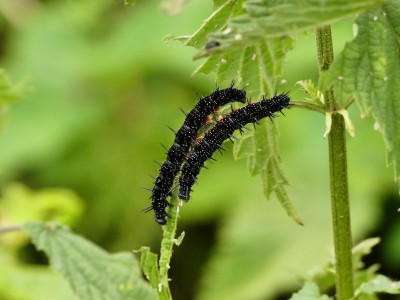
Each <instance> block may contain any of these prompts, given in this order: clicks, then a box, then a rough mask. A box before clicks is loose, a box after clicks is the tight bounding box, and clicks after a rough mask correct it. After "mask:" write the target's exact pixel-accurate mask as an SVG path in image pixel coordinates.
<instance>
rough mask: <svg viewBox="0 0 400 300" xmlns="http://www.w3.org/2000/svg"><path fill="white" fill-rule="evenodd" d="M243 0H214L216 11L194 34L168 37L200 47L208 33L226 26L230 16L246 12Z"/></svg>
mask: <svg viewBox="0 0 400 300" xmlns="http://www.w3.org/2000/svg"><path fill="white" fill-rule="evenodd" d="M243 2H244V0H236V1H232V0H214V11H213V12H212V14H211V15H210V16H209V17H208V18H207V19H206V20H204V22H203V24H202V25H201V26H200V28H199V29H198V30H197V31H196V32H195V33H194V34H192V35H190V36H180V37H173V36H172V37H167V39H176V40H181V41H184V42H185V45H187V46H192V47H194V48H197V49H200V48H202V47H203V46H204V45H205V43H206V41H207V35H208V34H210V33H213V32H217V31H220V30H221V29H223V28H224V27H226V23H227V21H228V19H229V18H231V17H232V16H236V15H239V14H242V13H243V12H244V10H243V8H242V6H243Z"/></svg>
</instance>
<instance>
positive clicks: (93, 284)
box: [25, 222, 157, 300]
mask: <svg viewBox="0 0 400 300" xmlns="http://www.w3.org/2000/svg"><path fill="white" fill-rule="evenodd" d="M25 230H26V231H27V233H28V234H29V235H30V237H31V238H32V242H33V243H34V245H35V246H36V248H37V249H38V250H42V251H44V252H45V253H46V255H47V256H48V257H49V260H50V264H51V266H52V267H53V268H55V269H56V270H57V271H59V272H60V273H61V274H62V275H63V276H64V277H65V278H66V279H67V280H68V282H69V284H70V285H71V287H72V289H73V291H74V293H75V294H76V295H77V297H78V299H110V300H111V299H127V300H128V299H129V300H136V299H137V300H143V299H157V295H156V293H155V292H154V291H153V290H152V288H151V286H150V285H149V284H148V283H146V282H145V281H144V280H143V279H142V274H141V271H140V267H139V264H138V262H137V261H136V260H135V257H134V256H133V254H132V253H128V252H121V253H117V254H109V253H107V252H105V251H104V250H102V249H101V248H99V247H97V246H96V245H94V244H92V243H91V242H89V241H87V240H85V239H83V238H82V237H80V236H77V235H74V234H73V233H72V232H71V231H70V230H69V229H68V228H66V227H63V226H60V225H58V224H55V223H41V222H29V223H27V224H26V225H25Z"/></svg>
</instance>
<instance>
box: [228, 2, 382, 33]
mask: <svg viewBox="0 0 400 300" xmlns="http://www.w3.org/2000/svg"><path fill="white" fill-rule="evenodd" d="M382 2H383V1H376V0H355V1H347V0H334V1H319V0H300V1H266V0H253V1H248V2H246V5H245V8H246V10H247V14H245V15H242V16H239V17H237V18H234V19H232V20H231V21H230V23H229V25H230V26H231V27H232V28H233V29H234V30H233V33H232V35H231V36H233V37H234V35H235V34H237V32H240V33H241V34H242V35H243V36H244V38H252V39H254V38H257V39H258V38H271V37H277V36H285V35H289V36H293V35H295V34H298V33H301V32H304V31H307V30H312V29H314V28H315V27H319V26H324V25H327V24H333V23H335V22H338V21H342V20H344V19H347V18H350V17H353V16H354V15H355V14H357V13H359V12H362V11H363V10H366V9H368V8H370V7H372V6H374V5H379V4H381V3H382Z"/></svg>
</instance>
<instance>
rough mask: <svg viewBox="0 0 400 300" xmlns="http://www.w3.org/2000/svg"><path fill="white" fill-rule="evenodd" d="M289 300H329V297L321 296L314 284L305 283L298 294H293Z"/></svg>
mask: <svg viewBox="0 0 400 300" xmlns="http://www.w3.org/2000/svg"><path fill="white" fill-rule="evenodd" d="M289 300H329V297H328V296H327V295H321V293H320V291H319V288H318V286H317V285H316V284H315V283H314V282H306V283H305V284H304V286H303V288H302V289H301V290H300V291H299V292H298V293H295V294H293V296H292V297H290V299H289Z"/></svg>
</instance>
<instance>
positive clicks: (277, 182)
mask: <svg viewBox="0 0 400 300" xmlns="http://www.w3.org/2000/svg"><path fill="white" fill-rule="evenodd" d="M292 43H293V41H292V40H291V39H288V38H285V39H280V40H278V39H275V40H265V41H260V43H259V44H258V45H254V46H250V47H244V48H241V49H238V48H235V49H234V50H232V51H228V52H226V53H224V54H221V55H220V56H219V57H218V59H216V57H217V56H213V57H210V58H208V59H207V60H206V61H205V63H204V64H203V65H202V66H200V67H199V69H197V70H196V72H205V73H208V72H210V71H211V70H213V69H216V74H217V82H219V83H220V84H225V85H227V84H228V83H229V82H230V81H232V79H235V81H236V82H237V83H238V84H240V85H244V86H245V87H246V91H247V94H248V95H249V96H250V97H251V96H256V97H260V96H261V95H263V94H269V95H271V94H273V93H274V91H275V87H276V81H277V79H278V77H279V76H280V74H281V69H282V63H283V58H284V55H285V53H286V51H287V49H290V47H291V46H292ZM212 65H214V68H213V67H212ZM261 123H262V126H261V127H258V128H257V130H254V131H251V132H250V134H247V135H245V136H244V137H243V139H241V140H240V141H238V142H237V143H236V144H235V146H234V156H235V157H236V158H243V157H247V159H248V168H249V172H250V174H251V175H252V176H254V175H257V174H261V178H262V181H263V187H264V194H265V196H266V197H267V198H270V196H271V193H272V192H274V193H275V194H276V195H277V197H278V199H279V201H280V202H281V204H282V205H283V207H284V208H285V210H286V212H287V213H288V215H289V216H291V217H292V218H293V219H294V220H295V221H296V222H297V223H299V224H301V223H302V222H301V220H300V218H299V216H298V215H297V213H296V211H295V209H294V207H293V205H292V204H291V202H290V200H289V197H288V196H287V193H286V191H285V188H284V185H285V184H288V182H287V179H286V178H285V175H284V173H283V171H282V169H281V167H280V161H281V160H280V157H279V149H278V140H277V138H276V137H277V128H276V125H275V124H274V123H271V122H270V121H269V120H268V121H266V120H263V121H262V122H261ZM243 146H244V148H243V149H241V148H242V147H243Z"/></svg>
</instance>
